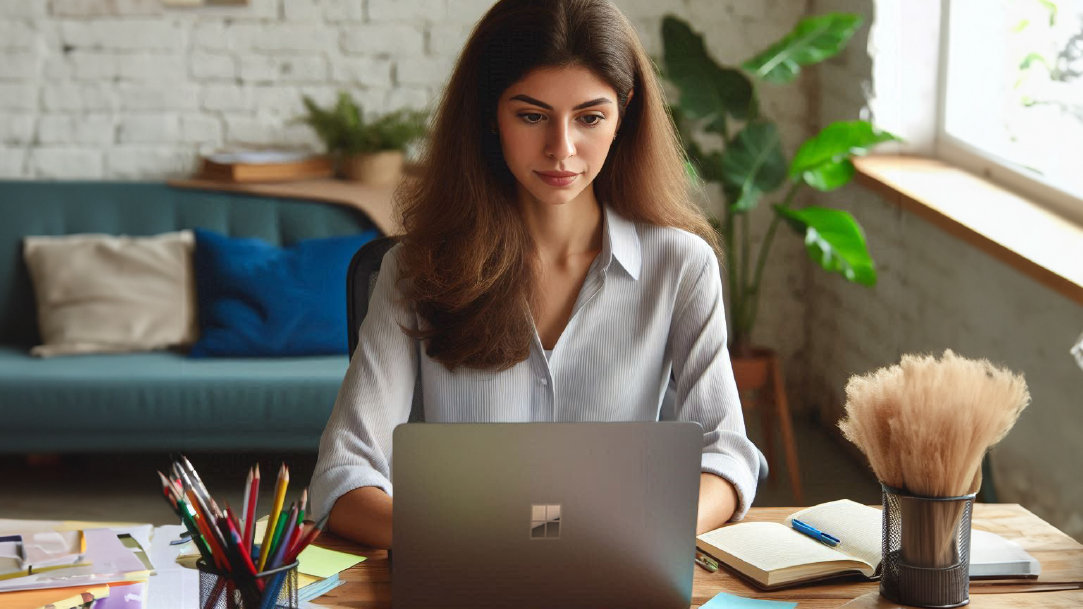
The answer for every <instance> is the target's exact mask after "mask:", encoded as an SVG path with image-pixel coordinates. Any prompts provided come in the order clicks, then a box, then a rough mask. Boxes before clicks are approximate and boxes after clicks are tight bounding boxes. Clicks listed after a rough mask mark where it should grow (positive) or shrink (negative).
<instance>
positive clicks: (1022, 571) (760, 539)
mask: <svg viewBox="0 0 1083 609" xmlns="http://www.w3.org/2000/svg"><path fill="white" fill-rule="evenodd" d="M795 518H796V519H797V520H800V521H802V522H805V523H806V524H810V525H812V526H813V527H815V528H817V529H819V530H820V531H824V532H826V533H830V534H831V535H833V536H835V537H837V538H838V539H839V540H840V542H841V543H839V545H837V546H835V547H833V548H832V547H830V546H827V545H825V544H823V543H820V542H819V541H816V540H814V539H812V538H810V537H808V536H806V535H803V534H801V533H799V532H797V531H796V530H794V529H793V527H792V525H791V524H790V523H791V521H792V520H793V519H795ZM882 519H883V516H882V512H881V511H880V509H879V508H875V507H869V506H867V505H862V504H860V503H856V502H853V501H850V500H849V499H839V500H837V501H831V502H828V503H821V504H820V505H815V506H812V507H810V508H805V509H803V510H799V511H797V512H794V513H793V514H790V515H789V516H787V517H786V519H785V520H784V521H783V522H782V523H777V522H743V523H740V524H733V525H728V526H725V527H722V528H720V529H715V530H713V531H709V532H707V533H704V534H702V535H700V536H699V537H697V538H696V546H697V547H699V549H700V550H702V551H704V552H706V553H707V554H710V555H711V556H714V557H715V558H717V559H718V560H719V561H721V562H722V563H723V564H726V565H728V566H729V567H730V568H732V569H734V570H735V571H737V572H738V573H739V574H740V575H743V576H744V577H745V578H747V579H748V580H750V581H751V582H752V583H753V584H755V585H756V586H758V587H760V588H763V589H765V590H773V589H776V588H783V587H786V586H792V585H796V584H801V583H806V582H810V581H815V580H820V579H826V578H829V577H837V576H841V575H848V574H858V575H861V576H864V577H866V578H869V579H874V578H876V577H877V576H878V575H879V570H880V558H881V553H882V547H881V543H882V541H881V540H882V535H883V528H882V527H883V523H882ZM972 533H973V534H972V538H971V540H972V546H971V552H970V572H971V577H981V578H1018V577H1024V578H1033V577H1037V576H1038V574H1039V572H1040V571H1041V566H1040V565H1039V563H1038V561H1037V560H1035V559H1034V558H1033V557H1032V556H1030V555H1029V554H1027V553H1026V552H1025V551H1024V550H1023V549H1022V548H1021V547H1020V546H1019V545H1018V544H1015V543H1013V542H1011V541H1008V540H1006V539H1004V538H1003V537H1001V536H999V535H996V534H995V533H989V532H987V531H978V530H974V531H973V532H972Z"/></svg>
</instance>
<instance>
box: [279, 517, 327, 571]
mask: <svg viewBox="0 0 1083 609" xmlns="http://www.w3.org/2000/svg"><path fill="white" fill-rule="evenodd" d="M326 525H327V516H324V517H323V518H321V519H320V521H319V522H317V523H315V524H314V525H312V528H311V529H309V530H308V531H307V532H306V533H305V535H304V537H302V538H301V539H299V540H297V543H295V544H293V547H292V548H290V551H289V554H287V555H286V558H285V559H284V560H285V564H287V565H288V564H290V563H292V562H293V561H295V560H297V556H298V555H300V554H301V552H303V551H304V549H305V548H306V547H308V544H310V543H312V542H313V541H315V540H316V538H317V537H319V536H320V531H322V530H323V527H324V526H326Z"/></svg>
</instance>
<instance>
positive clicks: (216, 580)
mask: <svg viewBox="0 0 1083 609" xmlns="http://www.w3.org/2000/svg"><path fill="white" fill-rule="evenodd" d="M196 566H197V567H198V568H199V606H200V609H260V607H261V606H262V600H263V592H262V591H261V590H260V585H259V584H257V583H256V582H257V581H260V582H262V588H264V589H270V590H274V589H275V588H277V589H278V594H277V599H276V600H275V602H274V604H272V605H268V607H270V608H271V609H297V604H298V603H297V563H296V562H293V563H292V564H288V565H283V566H281V567H277V568H274V569H268V570H266V571H263V572H261V573H257V574H256V575H255V576H254V577H251V576H249V577H240V578H238V577H234V576H233V574H230V573H222V572H221V571H219V570H217V569H215V568H214V567H211V566H209V565H207V564H205V563H204V562H203V561H202V560H200V561H199V562H198V563H196Z"/></svg>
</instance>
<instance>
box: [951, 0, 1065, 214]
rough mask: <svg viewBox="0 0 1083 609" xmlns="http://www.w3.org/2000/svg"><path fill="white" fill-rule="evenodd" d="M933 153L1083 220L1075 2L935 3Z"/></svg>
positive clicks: (1000, 0)
mask: <svg viewBox="0 0 1083 609" xmlns="http://www.w3.org/2000/svg"><path fill="white" fill-rule="evenodd" d="M944 18H945V20H944V22H943V23H944V27H943V28H942V30H941V33H942V37H943V39H942V46H941V49H942V64H941V67H942V76H941V78H942V80H941V86H940V91H941V104H942V106H941V112H940V125H939V128H940V131H939V136H938V138H937V154H938V156H941V157H943V158H945V159H947V160H949V161H951V162H953V163H956V164H958V165H961V166H963V167H966V168H968V169H971V170H973V171H977V172H979V173H983V174H985V175H987V176H989V177H990V178H992V179H993V180H995V181H1000V182H1004V183H1005V184H1006V185H1007V186H1009V187H1011V188H1013V189H1016V190H1019V191H1021V192H1023V193H1024V194H1027V195H1029V196H1031V197H1034V198H1038V199H1041V200H1044V201H1047V202H1049V203H1050V204H1051V205H1053V206H1055V207H1058V208H1060V210H1061V211H1063V212H1067V214H1068V215H1070V216H1073V217H1076V218H1080V217H1081V216H1083V0H945V12H944Z"/></svg>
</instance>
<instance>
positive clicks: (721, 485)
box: [696, 473, 737, 535]
mask: <svg viewBox="0 0 1083 609" xmlns="http://www.w3.org/2000/svg"><path fill="white" fill-rule="evenodd" d="M735 511H737V490H736V489H734V488H733V485H732V484H730V483H729V481H728V480H726V479H725V478H721V477H719V476H716V475H714V474H707V473H702V474H700V475H699V513H698V516H697V517H696V535H699V534H700V533H706V532H707V531H711V530H714V529H717V528H718V527H720V526H722V525H723V524H725V523H726V522H728V521H729V519H730V518H733V513H734V512H735Z"/></svg>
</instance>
